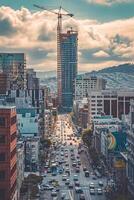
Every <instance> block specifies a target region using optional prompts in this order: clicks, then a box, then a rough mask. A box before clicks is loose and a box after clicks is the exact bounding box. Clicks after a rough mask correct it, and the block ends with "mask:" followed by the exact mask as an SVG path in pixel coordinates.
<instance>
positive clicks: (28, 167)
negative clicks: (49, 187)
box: [24, 137, 39, 172]
mask: <svg viewBox="0 0 134 200" xmlns="http://www.w3.org/2000/svg"><path fill="white" fill-rule="evenodd" d="M24 142H25V171H26V172H36V171H38V168H39V138H38V137H30V138H26V139H25V140H24Z"/></svg>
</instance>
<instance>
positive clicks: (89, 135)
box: [82, 129, 93, 149]
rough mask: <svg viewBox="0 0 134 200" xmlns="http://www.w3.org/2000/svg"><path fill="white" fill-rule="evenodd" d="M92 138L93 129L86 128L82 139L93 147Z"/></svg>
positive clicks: (89, 146) (88, 145)
mask: <svg viewBox="0 0 134 200" xmlns="http://www.w3.org/2000/svg"><path fill="white" fill-rule="evenodd" d="M92 138H93V131H92V130H91V129H86V130H84V131H83V133H82V140H83V142H84V144H86V145H87V147H88V148H89V149H91V146H92Z"/></svg>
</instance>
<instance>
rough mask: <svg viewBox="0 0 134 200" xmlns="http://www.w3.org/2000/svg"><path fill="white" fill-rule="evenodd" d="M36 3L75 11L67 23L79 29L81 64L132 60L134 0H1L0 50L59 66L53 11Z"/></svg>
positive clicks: (38, 64) (36, 64)
mask: <svg viewBox="0 0 134 200" xmlns="http://www.w3.org/2000/svg"><path fill="white" fill-rule="evenodd" d="M33 4H39V5H43V6H46V7H48V8H51V7H53V8H56V7H57V6H58V7H59V5H60V4H62V6H63V7H65V8H66V9H67V10H69V11H70V12H72V13H74V15H75V18H74V19H65V20H64V23H63V25H64V27H68V26H70V25H71V26H73V27H75V28H76V29H77V30H78V32H79V70H80V71H91V70H94V69H96V70H98V69H101V68H104V67H109V66H112V65H117V64H121V63H124V62H133V57H134V0H49V1H48V0H15V1H14V0H1V1H0V50H1V51H2V52H3V51H4V52H25V53H26V55H27V64H28V67H33V68H35V69H37V70H45V71H48V70H55V69H56V23H57V22H56V20H55V16H53V15H52V14H50V13H46V12H44V11H39V9H35V8H34V7H33Z"/></svg>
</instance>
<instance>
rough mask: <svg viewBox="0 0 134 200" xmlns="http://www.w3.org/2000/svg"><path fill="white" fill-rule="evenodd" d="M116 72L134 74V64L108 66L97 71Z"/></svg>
mask: <svg viewBox="0 0 134 200" xmlns="http://www.w3.org/2000/svg"><path fill="white" fill-rule="evenodd" d="M115 72H119V73H127V74H134V64H130V63H125V64H122V65H118V66H113V67H108V68H105V69H101V70H99V71H97V73H115Z"/></svg>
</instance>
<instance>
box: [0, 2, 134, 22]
mask: <svg viewBox="0 0 134 200" xmlns="http://www.w3.org/2000/svg"><path fill="white" fill-rule="evenodd" d="M128 1H129V0H126V2H128ZM0 2H1V3H0V5H6V6H10V7H12V8H14V9H20V8H21V7H22V6H23V7H26V8H28V9H30V10H34V9H35V8H34V7H33V4H34V3H35V4H39V5H44V6H47V7H53V6H54V7H57V6H59V5H60V4H61V5H62V6H63V7H65V8H66V9H68V10H70V11H71V12H73V13H74V14H75V16H76V18H92V19H97V20H99V21H111V20H115V19H121V18H129V17H133V15H134V1H131V2H128V3H126V2H123V0H122V2H123V3H118V2H117V3H113V4H111V5H110V6H108V5H106V4H99V3H92V2H93V1H91V2H90V0H49V1H47V0H16V1H13V0H1V1H0ZM115 2H116V0H115Z"/></svg>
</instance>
